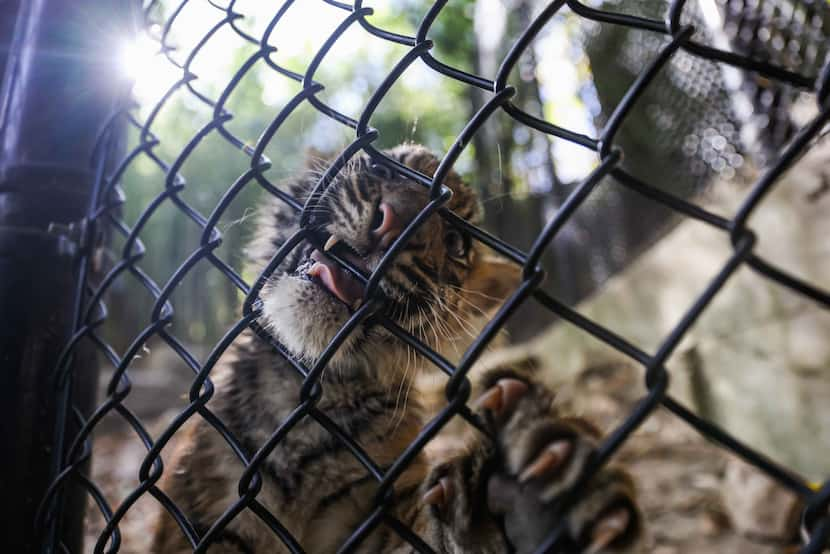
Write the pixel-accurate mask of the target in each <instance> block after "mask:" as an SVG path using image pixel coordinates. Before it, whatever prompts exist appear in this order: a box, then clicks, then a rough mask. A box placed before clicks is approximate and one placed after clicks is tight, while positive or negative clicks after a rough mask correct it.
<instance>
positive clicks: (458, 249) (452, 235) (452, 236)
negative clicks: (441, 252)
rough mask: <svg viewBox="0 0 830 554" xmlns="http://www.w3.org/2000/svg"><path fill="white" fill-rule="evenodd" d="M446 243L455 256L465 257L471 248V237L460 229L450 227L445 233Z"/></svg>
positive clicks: (448, 252) (451, 253)
mask: <svg viewBox="0 0 830 554" xmlns="http://www.w3.org/2000/svg"><path fill="white" fill-rule="evenodd" d="M444 245H445V246H446V248H447V254H449V255H450V256H452V257H453V258H464V257H466V256H467V252H468V251H469V250H470V238H469V237H468V236H467V235H465V234H462V233H461V231H459V230H458V229H450V230H449V231H447V232H446V233H445V234H444Z"/></svg>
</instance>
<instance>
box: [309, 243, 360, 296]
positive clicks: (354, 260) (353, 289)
mask: <svg viewBox="0 0 830 554" xmlns="http://www.w3.org/2000/svg"><path fill="white" fill-rule="evenodd" d="M342 257H343V258H344V259H346V261H348V262H349V263H351V264H352V265H354V266H355V267H357V268H359V269H361V270H364V271H366V272H367V273H368V272H369V270H368V267H366V262H365V261H364V260H362V259H360V258H358V257H357V256H355V255H353V254H351V253H348V254H345V255H343V256H342ZM306 268H307V269H305V272H304V273H305V276H306V277H308V278H310V279H311V281H312V282H313V283H315V284H317V285H318V286H320V287H321V288H323V289H325V290H326V291H328V292H329V293H330V294H331V295H332V296H334V297H335V298H336V299H338V300H340V301H341V302H342V303H343V304H345V305H346V306H348V307H349V308H350V309H351V310H356V309H357V308H358V307H360V304H361V303H362V302H363V295H364V293H365V291H366V287H365V286H364V285H363V283H362V282H361V281H360V280H358V279H357V278H356V277H355V276H354V275H352V274H351V272H349V271H348V270H346V269H344V268H342V267H340V265H339V264H338V263H337V262H335V261H334V260H332V259H331V258H329V257H328V256H326V255H325V254H324V253H322V252H320V251H319V250H314V251H313V252H312V253H311V256H310V259H309V262H308V265H306Z"/></svg>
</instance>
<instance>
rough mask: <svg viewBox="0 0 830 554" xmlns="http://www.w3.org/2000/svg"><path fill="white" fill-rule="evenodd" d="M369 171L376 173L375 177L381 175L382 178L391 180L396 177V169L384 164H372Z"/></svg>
mask: <svg viewBox="0 0 830 554" xmlns="http://www.w3.org/2000/svg"><path fill="white" fill-rule="evenodd" d="M369 171H370V172H371V173H372V175H374V176H375V177H380V178H381V179H386V180H390V179H392V178H394V177H395V171H394V170H393V169H392V168H390V167H388V166H385V165H383V164H372V166H371V167H370V168H369Z"/></svg>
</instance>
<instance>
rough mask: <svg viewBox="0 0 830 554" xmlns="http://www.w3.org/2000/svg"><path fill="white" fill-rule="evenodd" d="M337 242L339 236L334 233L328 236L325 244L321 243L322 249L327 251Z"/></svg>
mask: <svg viewBox="0 0 830 554" xmlns="http://www.w3.org/2000/svg"><path fill="white" fill-rule="evenodd" d="M338 242H340V237H338V236H336V235H332V236H330V237H329V240H327V241H326V244H325V245H323V250H324V251H325V252H328V251H329V250H331V249H332V248H334V247H335V246H336V245H337V243H338Z"/></svg>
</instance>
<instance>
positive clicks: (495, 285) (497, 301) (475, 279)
mask: <svg viewBox="0 0 830 554" xmlns="http://www.w3.org/2000/svg"><path fill="white" fill-rule="evenodd" d="M521 276H522V268H521V266H519V265H517V264H515V263H513V262H511V261H509V260H507V259H505V258H502V257H501V256H494V255H492V254H480V255H478V256H476V257H475V259H474V261H473V268H472V272H471V273H470V277H469V278H468V279H467V283H466V284H465V287H464V288H466V289H467V290H468V291H470V293H471V294H470V296H471V298H470V301H471V302H472V303H473V304H475V305H476V306H477V307H478V308H479V309H480V310H481V311H483V312H490V311H492V310H495V309H496V308H498V307H499V306H501V304H502V302H504V300H505V299H507V297H508V296H510V295H511V294H512V293H513V291H515V290H516V288H517V287H518V286H519V281H520V280H521Z"/></svg>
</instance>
